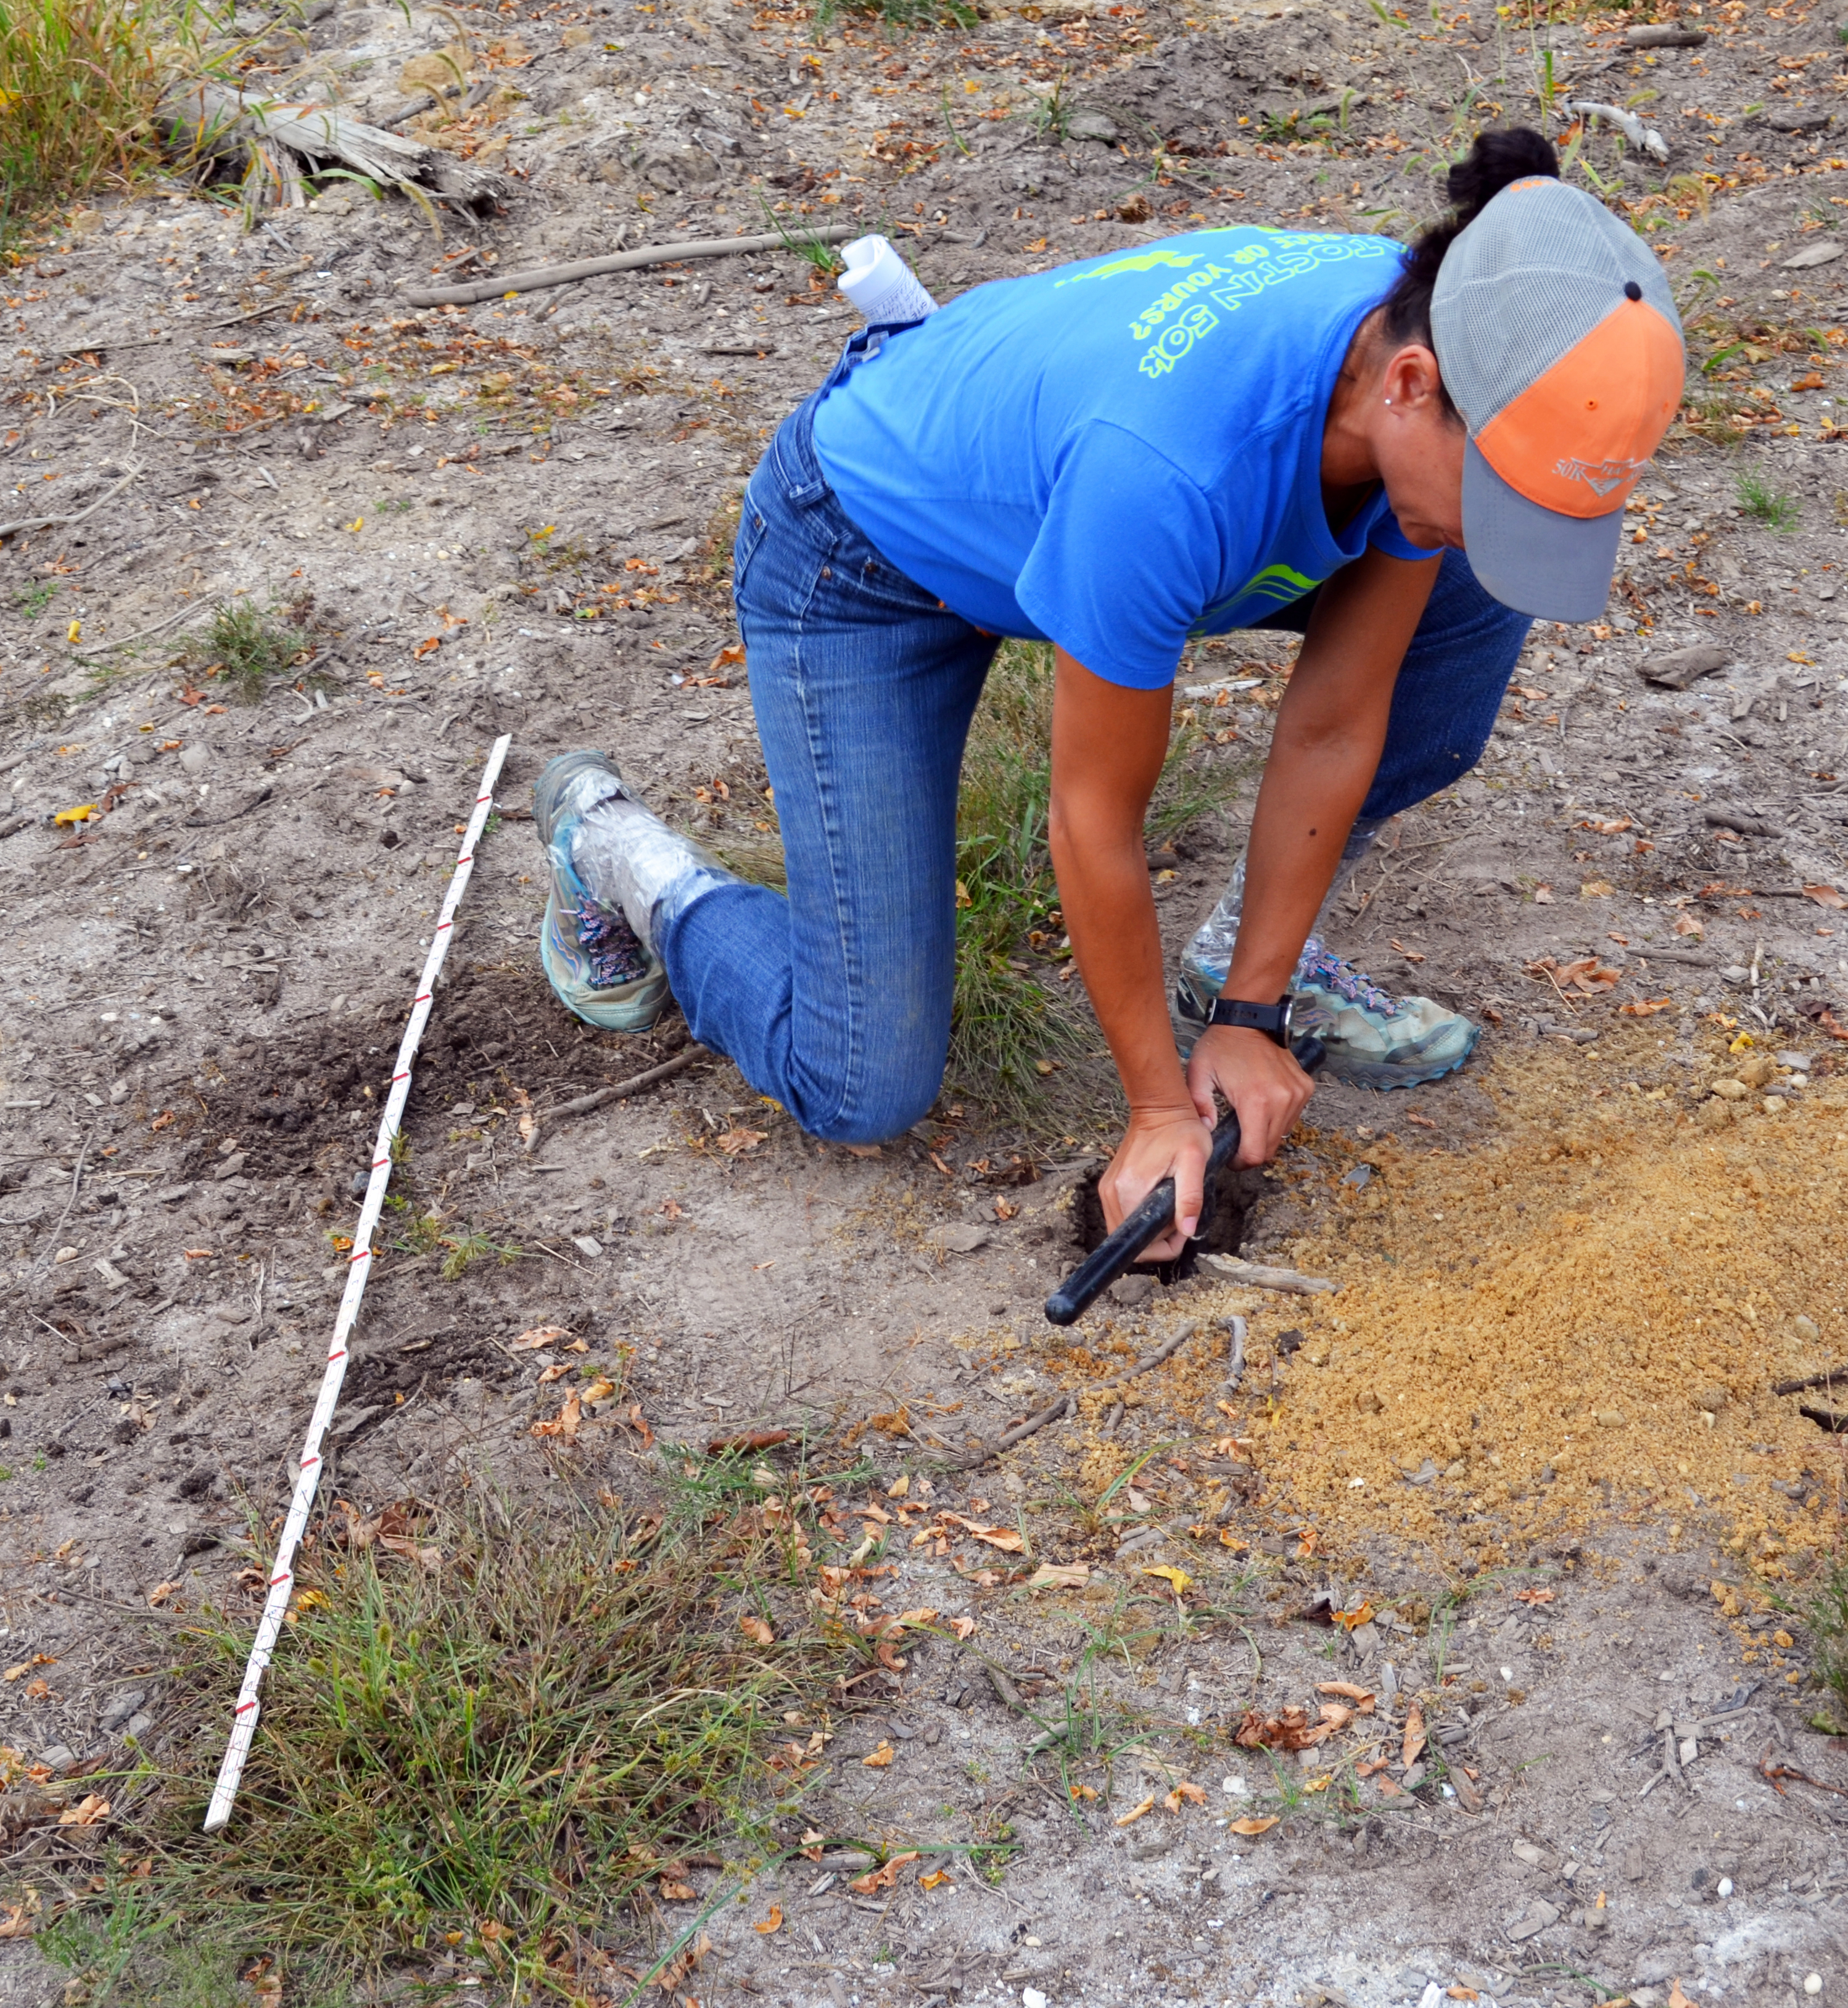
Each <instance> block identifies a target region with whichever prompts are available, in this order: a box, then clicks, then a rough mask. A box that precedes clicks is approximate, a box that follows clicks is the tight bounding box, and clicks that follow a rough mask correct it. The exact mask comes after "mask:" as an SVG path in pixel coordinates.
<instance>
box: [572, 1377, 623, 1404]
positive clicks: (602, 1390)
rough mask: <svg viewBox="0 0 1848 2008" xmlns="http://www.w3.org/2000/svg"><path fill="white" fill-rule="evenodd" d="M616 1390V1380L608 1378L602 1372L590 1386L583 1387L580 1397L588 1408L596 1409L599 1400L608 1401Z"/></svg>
mask: <svg viewBox="0 0 1848 2008" xmlns="http://www.w3.org/2000/svg"><path fill="white" fill-rule="evenodd" d="M615 1391H616V1384H615V1382H614V1380H605V1379H604V1377H603V1376H602V1375H601V1374H598V1376H597V1378H596V1379H595V1380H593V1381H592V1382H591V1383H590V1384H589V1387H587V1388H584V1389H582V1391H580V1393H579V1396H578V1398H579V1401H581V1402H582V1403H583V1405H584V1406H585V1407H586V1408H587V1409H594V1408H595V1407H596V1406H597V1403H598V1402H607V1401H608V1399H609V1398H610V1397H611V1395H614V1393H615Z"/></svg>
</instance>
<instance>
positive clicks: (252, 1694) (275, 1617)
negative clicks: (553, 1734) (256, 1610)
mask: <svg viewBox="0 0 1848 2008" xmlns="http://www.w3.org/2000/svg"><path fill="white" fill-rule="evenodd" d="M510 744H512V734H510V733H504V734H502V735H501V737H500V738H498V739H497V740H496V741H494V746H493V748H492V749H491V750H490V752H489V754H488V756H487V766H486V767H485V768H483V770H482V775H481V785H480V788H479V789H478V790H476V797H475V813H474V814H473V815H472V816H470V817H469V826H468V830H467V833H466V835H465V836H463V838H462V854H461V855H460V856H459V857H458V858H457V859H456V861H455V875H454V876H453V877H452V878H451V879H450V881H449V890H448V893H446V894H444V899H443V910H442V912H441V914H439V915H438V916H437V928H436V932H435V933H434V935H431V936H430V953H429V955H428V956H427V957H426V958H425V960H424V964H423V975H422V976H421V977H419V978H418V981H417V997H416V1002H415V1003H413V1004H412V1006H411V1016H410V1020H409V1023H407V1024H406V1025H405V1028H404V1038H403V1039H402V1041H400V1042H399V1045H398V1061H397V1064H396V1065H395V1066H394V1067H393V1068H392V1069H391V1092H390V1093H389V1094H388V1095H387V1096H386V1097H385V1112H384V1115H382V1116H381V1118H380V1119H379V1133H378V1142H377V1145H376V1146H375V1147H374V1148H373V1153H372V1177H371V1179H370V1181H369V1182H368V1183H367V1185H366V1198H365V1200H364V1202H363V1204H362V1205H361V1206H360V1208H359V1225H358V1226H357V1227H356V1228H354V1229H353V1252H352V1260H351V1262H350V1263H349V1266H348V1268H347V1272H346V1289H345V1293H344V1294H343V1295H342V1297H341V1299H340V1314H339V1316H338V1317H336V1318H335V1320H334V1336H333V1338H332V1340H331V1342H330V1343H329V1345H328V1347H327V1371H326V1372H325V1373H324V1374H323V1375H322V1376H321V1383H320V1398H319V1399H318V1400H317V1402H315V1405H314V1413H313V1416H311V1417H310V1420H309V1423H308V1436H307V1441H306V1442H305V1443H303V1445H302V1462H301V1465H300V1468H299V1469H298V1470H297V1472H296V1487H295V1497H293V1498H292V1499H291V1500H290V1501H289V1517H288V1518H287V1519H285V1521H284V1522H283V1523H282V1537H281V1540H279V1541H278V1543H276V1559H275V1561H274V1564H272V1566H271V1569H270V1592H269V1595H268V1596H267V1598H266V1599H265V1600H264V1607H263V1617H262V1619H261V1621H260V1623H259V1624H258V1625H257V1637H256V1639H255V1640H254V1642H253V1643H252V1645H251V1647H250V1658H249V1660H246V1662H245V1665H244V1683H243V1686H242V1687H241V1688H239V1690H238V1698H237V1709H236V1713H235V1716H234V1717H233V1720H232V1727H231V1741H230V1743H229V1745H228V1746H227V1748H226V1749H225V1761H224V1762H223V1763H222V1764H221V1765H220V1766H218V1784H216V1785H215V1786H214V1787H213V1788H212V1802H211V1805H210V1806H209V1807H208V1808H207V1810H206V1815H205V1831H206V1832H207V1833H214V1832H215V1831H216V1830H217V1829H218V1828H220V1827H221V1826H224V1825H225V1822H227V1821H228V1819H230V1818H231V1806H232V1801H233V1800H234V1799H235V1798H236V1797H237V1788H238V1780H239V1779H240V1778H242V1777H243V1775H244V1762H245V1760H246V1758H248V1757H249V1755H250V1743H251V1739H252V1738H253V1737H254V1736H255V1735H256V1734H257V1715H258V1713H259V1712H260V1711H259V1706H258V1694H259V1691H260V1689H261V1688H262V1686H263V1677H264V1674H265V1673H266V1672H267V1670H268V1668H269V1663H270V1660H271V1656H273V1655H274V1652H275V1649H276V1641H277V1639H278V1638H279V1637H280V1636H281V1631H282V1626H283V1622H284V1620H285V1617H286V1616H287V1614H288V1610H289V1597H290V1596H291V1595H292V1593H293V1591H294V1589H295V1559H296V1548H297V1547H299V1545H300V1543H301V1539H302V1535H303V1531H304V1530H305V1529H306V1527H307V1525H308V1514H309V1509H310V1508H311V1507H312V1506H313V1504H314V1488H315V1487H316V1485H317V1483H319V1481H320V1466H321V1455H320V1446H321V1439H322V1438H323V1437H324V1436H325V1435H326V1434H327V1425H328V1424H329V1423H331V1422H332V1420H333V1419H334V1410H335V1407H336V1406H337V1405H338V1402H339V1400H340V1384H341V1383H342V1381H343V1380H345V1378H346V1360H347V1351H348V1346H349V1342H350V1340H351V1339H352V1331H353V1327H354V1326H355V1325H356V1324H357V1323H358V1322H359V1300H360V1299H361V1298H362V1297H363V1296H365V1294H366V1278H367V1277H368V1276H369V1275H370V1274H371V1273H372V1237H373V1232H374V1230H375V1229H376V1228H377V1225H378V1218H379V1210H380V1208H381V1207H383V1206H384V1203H385V1188H386V1186H388V1185H389V1184H390V1183H391V1146H392V1144H393V1143H394V1141H395V1140H396V1138H397V1136H398V1123H399V1121H400V1119H402V1116H403V1115H404V1105H405V1101H406V1100H407V1099H408V1098H409V1094H410V1092H411V1062H412V1059H415V1058H416V1052H417V1046H418V1042H419V1041H420V1040H421V1039H422V1038H423V1027H424V1026H425V1025H426V1023H428V1021H429V1018H430V999H431V997H432V995H434V992H435V990H436V987H437V976H438V975H439V974H441V970H442V967H443V958H444V956H446V955H447V954H448V952H449V936H450V933H451V928H452V926H453V924H454V922H455V911H456V909H457V908H458V907H459V906H460V905H461V904H462V895H463V894H464V893H466V891H467V890H468V889H469V877H470V875H471V874H472V873H473V871H474V868H475V847H476V844H477V843H479V842H480V838H481V833H482V830H483V828H484V827H485V825H486V824H487V818H488V812H489V811H490V809H491V808H493V806H494V783H495V781H496V780H497V779H498V778H499V776H500V772H501V762H502V761H504V759H505V758H507V749H508V746H509V745H510Z"/></svg>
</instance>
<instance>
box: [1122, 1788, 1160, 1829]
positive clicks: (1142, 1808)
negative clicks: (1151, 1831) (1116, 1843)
mask: <svg viewBox="0 0 1848 2008" xmlns="http://www.w3.org/2000/svg"><path fill="white" fill-rule="evenodd" d="M1154 1810H1155V1794H1153V1793H1152V1792H1151V1793H1150V1794H1149V1796H1148V1798H1145V1800H1143V1801H1142V1804H1141V1805H1139V1806H1131V1808H1130V1809H1129V1811H1128V1812H1126V1813H1125V1814H1124V1815H1123V1817H1122V1818H1121V1819H1120V1820H1118V1821H1117V1826H1129V1825H1130V1824H1131V1822H1132V1821H1135V1820H1139V1819H1141V1818H1142V1815H1143V1814H1144V1813H1152V1812H1154Z"/></svg>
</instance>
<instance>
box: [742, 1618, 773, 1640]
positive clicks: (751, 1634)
mask: <svg viewBox="0 0 1848 2008" xmlns="http://www.w3.org/2000/svg"><path fill="white" fill-rule="evenodd" d="M738 1629H739V1631H742V1632H743V1634H744V1635H745V1637H746V1638H747V1639H750V1640H752V1642H754V1643H755V1644H757V1645H759V1646H774V1645H775V1643H776V1642H777V1635H776V1633H775V1632H774V1631H772V1630H771V1629H770V1627H769V1625H767V1624H765V1622H764V1621H763V1619H762V1618H761V1617H752V1616H751V1615H750V1614H749V1613H748V1612H747V1613H746V1614H745V1616H744V1617H741V1618H740V1619H739V1620H738Z"/></svg>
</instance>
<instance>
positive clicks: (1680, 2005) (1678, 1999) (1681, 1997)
mask: <svg viewBox="0 0 1848 2008" xmlns="http://www.w3.org/2000/svg"><path fill="white" fill-rule="evenodd" d="M1669 2008H1694V2003H1692V2002H1691V2001H1690V2000H1689V1999H1688V1998H1687V1996H1686V1995H1685V1994H1683V1992H1681V1981H1680V1977H1679V1976H1677V1977H1676V1980H1675V1981H1674V1984H1673V1985H1672V1986H1671V1987H1670V1988H1669Z"/></svg>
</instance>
